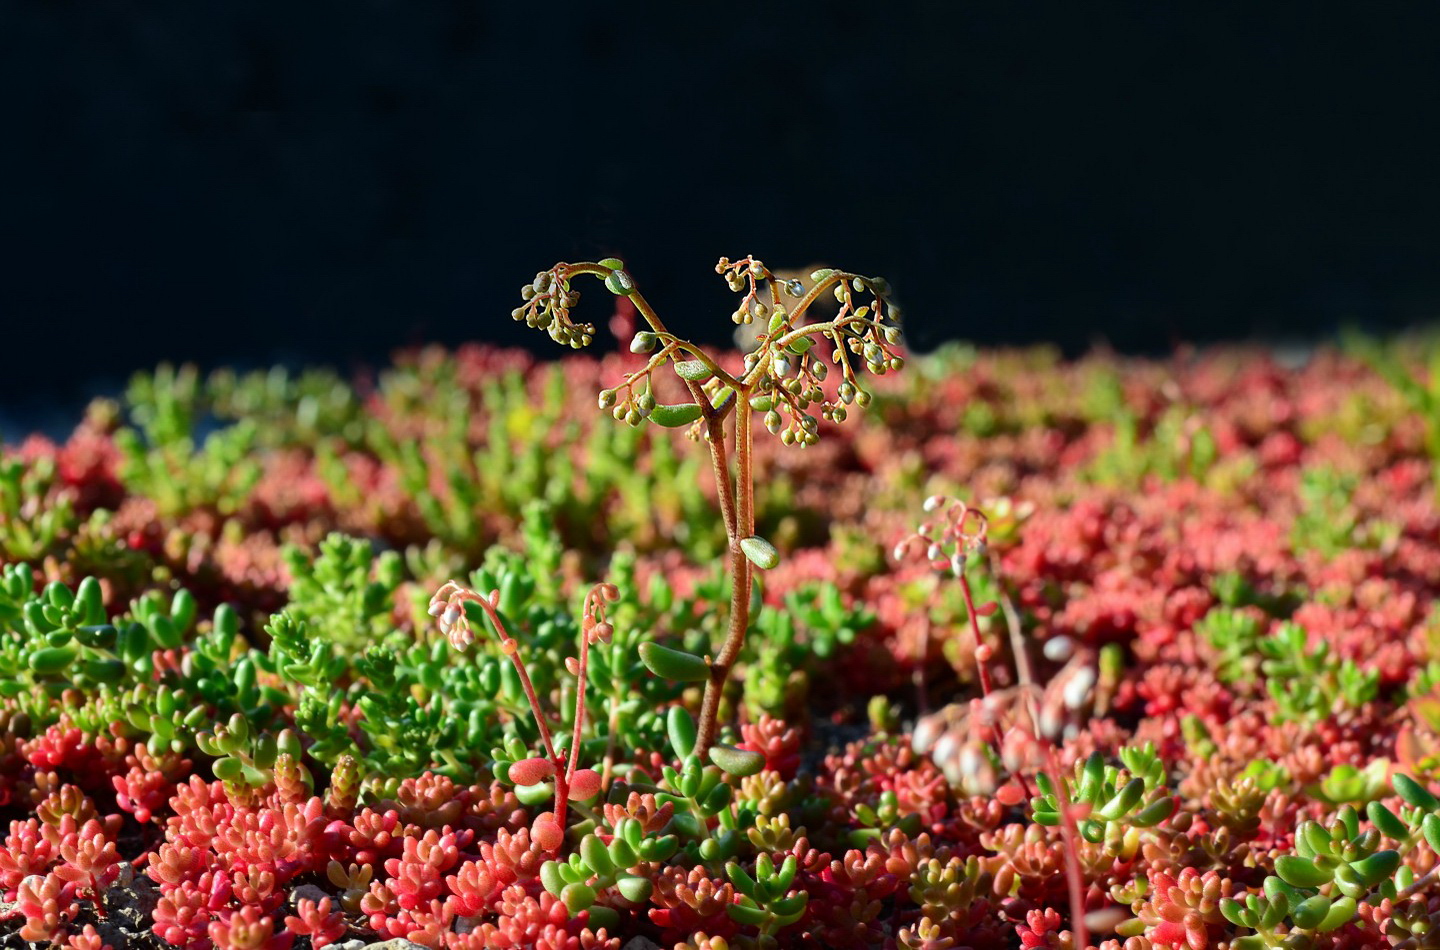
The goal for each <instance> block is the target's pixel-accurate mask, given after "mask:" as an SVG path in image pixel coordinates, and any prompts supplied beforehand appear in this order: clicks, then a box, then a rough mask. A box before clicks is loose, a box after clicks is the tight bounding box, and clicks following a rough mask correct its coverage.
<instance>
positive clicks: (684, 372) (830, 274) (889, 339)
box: [511, 257, 904, 758]
mask: <svg viewBox="0 0 1440 950" xmlns="http://www.w3.org/2000/svg"><path fill="white" fill-rule="evenodd" d="M715 272H716V273H717V274H719V275H720V276H722V277H723V278H724V279H725V282H726V284H727V286H729V288H730V289H731V290H732V291H733V292H735V293H737V294H739V293H743V295H744V296H743V297H742V298H741V300H740V303H739V305H738V306H737V307H736V308H735V310H734V312H733V313H732V314H731V319H732V321H733V322H734V323H735V324H737V325H749V324H752V323H755V322H756V321H759V322H760V323H761V324H762V325H763V326H764V327H765V330H764V332H763V333H759V334H757V335H756V338H755V343H754V346H753V348H752V349H751V350H750V351H749V352H748V353H746V354H745V357H744V363H743V368H742V369H741V371H740V372H739V373H733V374H732V372H730V371H729V370H727V369H726V368H725V367H724V366H722V365H721V363H720V361H719V360H717V359H716V358H715V356H713V355H712V354H711V353H709V352H707V351H706V350H705V349H703V348H701V347H699V346H697V345H696V344H694V343H692V342H690V341H688V340H685V339H683V338H681V337H679V336H676V335H675V334H674V333H672V332H671V331H670V330H669V329H668V328H667V327H666V325H665V323H664V322H663V321H662V320H661V319H660V316H659V314H658V313H657V312H656V311H655V309H654V308H653V307H652V306H651V304H650V302H649V301H648V300H647V299H646V298H645V296H644V294H642V293H641V292H640V290H639V289H638V287H637V286H636V283H635V279H634V278H633V277H632V276H631V275H630V272H629V271H627V270H626V269H625V266H624V262H622V261H620V260H618V259H616V258H607V259H605V260H602V261H598V262H595V263H578V264H566V263H561V264H556V265H555V266H554V267H552V268H550V269H549V270H547V271H541V272H539V273H537V274H536V275H535V279H534V280H533V281H532V282H531V283H529V284H527V285H526V286H525V287H523V288H521V297H522V298H523V299H524V303H523V304H522V305H521V306H520V307H517V308H516V309H515V310H514V311H512V313H511V316H513V317H514V318H515V319H516V320H523V321H524V322H525V323H526V324H527V325H529V326H531V327H534V328H536V329H540V330H544V331H545V332H546V333H547V334H549V336H550V338H551V339H553V340H554V341H555V342H557V343H559V344H561V345H562V346H570V347H572V348H575V349H579V348H581V347H584V346H588V345H589V344H590V343H591V342H592V341H593V340H594V336H595V328H594V326H593V325H592V324H588V323H577V322H576V321H575V320H574V319H572V317H571V310H572V308H574V307H575V306H576V304H578V303H579V300H580V294H579V291H578V290H577V289H575V288H574V286H573V282H574V281H575V280H576V278H579V277H584V276H590V277H595V278H598V279H600V280H603V281H604V283H605V287H606V288H607V289H608V290H610V292H611V293H613V294H616V295H617V296H622V297H626V298H628V299H629V301H630V303H631V304H632V305H633V306H634V307H635V310H636V311H637V312H638V313H639V314H640V316H641V318H643V319H644V321H645V324H646V326H647V329H643V330H640V331H639V332H637V333H636V334H635V336H634V338H633V339H632V340H631V342H630V350H631V352H632V353H635V354H639V355H642V356H646V361H645V364H644V366H643V367H641V368H640V369H637V370H635V371H634V372H631V373H627V374H626V375H625V377H624V378H623V379H622V380H620V382H619V383H617V384H616V385H615V386H614V387H612V388H608V389H604V390H602V391H601V392H600V396H599V404H600V408H601V409H607V410H610V411H611V413H612V415H613V416H614V417H615V419H616V420H617V421H621V422H624V423H626V424H628V425H630V426H640V425H642V424H645V423H647V422H648V423H650V424H652V425H658V426H663V427H667V428H680V427H688V428H689V432H690V437H691V438H692V439H695V440H697V441H698V440H703V441H704V442H705V443H706V445H707V447H708V449H709V452H710V460H711V466H712V473H713V476H714V479H715V484H716V488H717V490H718V492H719V498H720V511H721V516H722V519H723V521H724V525H725V536H726V539H727V541H728V545H729V560H730V581H731V597H730V613H729V621H728V626H727V629H726V632H725V638H724V641H723V642H722V644H721V645H720V648H719V650H718V652H716V653H714V654H707V655H706V656H703V657H701V656H697V655H695V654H685V653H682V652H680V651H674V650H669V649H668V648H664V647H659V646H657V647H655V648H654V649H652V650H651V651H649V652H648V653H647V655H646V657H645V659H646V665H647V666H649V668H650V669H651V671H652V672H654V673H656V674H657V675H659V676H662V677H666V678H669V679H678V680H683V681H697V682H703V683H704V684H705V692H704V697H703V699H702V700H701V707H700V717H699V724H698V734H697V738H696V754H697V755H699V756H700V757H702V758H703V757H705V756H706V755H707V754H708V753H709V752H710V750H711V748H712V747H713V746H714V745H715V742H716V738H717V729H718V720H719V713H720V698H721V693H722V692H723V690H724V687H725V683H726V681H727V680H728V679H729V677H730V674H731V671H732V670H733V669H734V667H735V664H736V662H737V661H738V660H739V658H740V652H741V649H742V648H743V647H744V644H745V637H746V634H747V632H748V631H749V627H750V618H751V611H752V605H751V600H752V591H753V587H754V572H755V570H756V569H760V570H769V569H771V568H774V567H775V566H777V565H778V564H779V560H780V555H779V552H778V551H777V550H776V548H775V546H774V545H773V544H772V543H771V542H770V541H768V540H767V539H765V538H763V537H760V536H758V535H757V534H756V533H755V470H754V441H753V440H754V429H755V423H756V420H755V415H756V414H757V413H759V414H761V416H760V423H761V424H763V425H764V427H765V428H766V429H767V430H769V431H770V432H771V433H772V434H776V435H778V436H779V437H780V440H781V441H782V442H783V443H784V444H786V445H798V446H801V447H803V446H807V445H813V444H814V443H815V442H816V441H818V439H819V432H820V420H821V419H825V420H829V421H834V422H843V421H844V420H845V418H846V416H847V415H848V413H849V407H850V406H851V405H858V406H860V407H861V408H864V407H865V406H867V405H869V404H870V401H871V398H872V397H871V395H870V393H869V391H868V390H866V389H865V388H864V387H863V380H862V377H861V375H860V373H859V370H860V368H861V367H863V368H864V369H865V370H866V371H868V372H869V373H871V374H872V375H883V374H885V373H886V372H889V371H893V370H898V369H900V368H901V367H902V366H903V365H904V360H903V358H902V357H901V356H900V355H899V353H898V352H897V351H896V349H895V347H896V346H897V345H898V344H899V342H900V330H899V327H898V325H897V323H896V321H897V320H898V318H899V315H900V314H899V308H898V307H897V306H895V305H894V304H893V303H891V302H890V299H889V292H890V288H889V285H888V283H887V282H886V281H885V280H884V279H883V278H879V277H863V276H861V275H859V274H852V273H848V272H845V271H838V270H833V269H829V268H826V269H822V270H817V271H815V272H814V273H812V274H811V275H810V280H811V284H810V286H808V287H807V286H806V285H805V283H804V282H803V281H801V280H799V279H795V278H792V279H789V280H784V281H782V280H780V279H778V278H777V277H776V276H775V274H773V273H772V272H771V271H770V269H769V268H767V267H766V266H765V264H764V263H763V262H761V261H759V260H757V259H755V258H754V257H745V258H742V259H740V260H737V261H731V260H730V259H729V258H724V257H722V258H721V259H720V261H719V263H718V264H716V265H715ZM825 294H830V295H832V296H833V297H834V298H835V300H836V302H837V303H838V304H839V309H838V311H837V312H836V313H835V315H834V316H833V317H829V318H828V319H824V320H818V321H815V322H811V321H810V318H809V314H808V311H809V310H810V308H811V306H812V305H814V304H815V303H816V301H817V300H819V299H820V298H821V297H822V295H825ZM832 366H833V367H834V368H835V370H836V375H837V378H838V385H836V386H835V387H834V388H833V389H831V388H829V387H827V386H826V385H825V383H826V380H827V378H828V377H829V376H830V371H831V370H830V368H831V367H832ZM667 367H668V368H669V369H670V370H672V372H673V374H674V375H675V376H677V377H678V378H679V385H680V388H681V389H682V390H683V393H684V396H683V397H682V398H680V399H679V400H677V401H674V402H661V401H660V398H659V397H658V396H657V395H656V391H657V390H658V389H660V388H661V387H662V386H663V385H664V384H662V383H661V380H660V378H659V376H660V371H661V370H662V369H665V368H667ZM816 410H818V414H819V417H818V418H817V416H816Z"/></svg>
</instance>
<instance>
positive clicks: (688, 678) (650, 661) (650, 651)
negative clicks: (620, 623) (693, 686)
mask: <svg viewBox="0 0 1440 950" xmlns="http://www.w3.org/2000/svg"><path fill="white" fill-rule="evenodd" d="M640 662H642V663H644V664H645V668H646V669H648V670H649V671H650V672H651V673H654V674H655V675H656V676H658V677H660V678H662V679H667V680H675V681H677V682H681V683H699V682H702V681H704V680H707V679H709V678H710V664H709V663H707V662H706V661H705V660H703V659H702V658H700V657H698V656H696V655H695V654H693V653H685V652H684V651H682V650H672V649H670V648H669V647H667V646H661V645H660V644H658V643H655V642H654V641H653V640H647V641H646V642H644V643H642V644H640Z"/></svg>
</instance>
